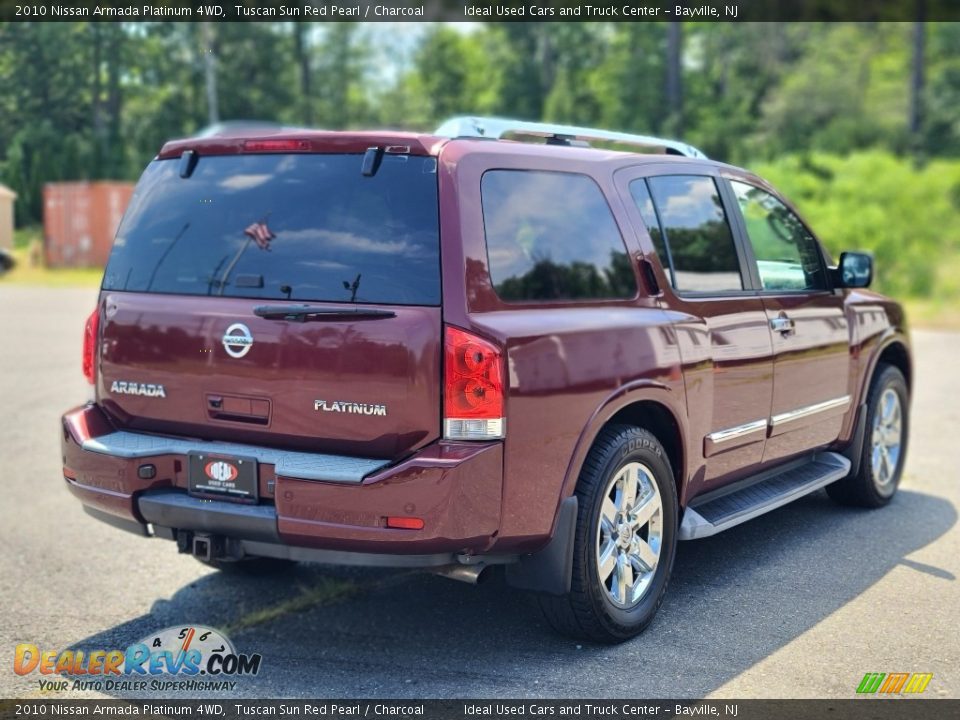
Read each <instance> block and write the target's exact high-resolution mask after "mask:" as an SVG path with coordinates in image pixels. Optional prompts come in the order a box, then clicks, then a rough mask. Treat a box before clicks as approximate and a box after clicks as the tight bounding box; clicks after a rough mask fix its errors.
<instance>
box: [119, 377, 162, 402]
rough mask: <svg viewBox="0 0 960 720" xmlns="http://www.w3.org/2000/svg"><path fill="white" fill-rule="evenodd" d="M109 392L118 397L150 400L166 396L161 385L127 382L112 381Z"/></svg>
mask: <svg viewBox="0 0 960 720" xmlns="http://www.w3.org/2000/svg"><path fill="white" fill-rule="evenodd" d="M110 392H112V393H116V394H118V395H142V396H143V397H152V398H165V397H166V396H167V392H166V390H164V389H163V385H154V384H153V383H138V382H129V381H127V380H114V381H113V384H112V385H111V386H110Z"/></svg>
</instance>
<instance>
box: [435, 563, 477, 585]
mask: <svg viewBox="0 0 960 720" xmlns="http://www.w3.org/2000/svg"><path fill="white" fill-rule="evenodd" d="M488 567H489V566H488V565H484V564H483V563H477V564H476V565H443V566H441V567H438V568H434V569H433V570H431V572H432V573H433V574H434V575H442V576H443V577H446V578H450V579H451V580H459V581H460V582H465V583H469V584H470V585H479V584H480V583H481V582H483V581H484V580H486V578H487V575H486V573H485V572H484V571H485V570H486V569H487V568H488Z"/></svg>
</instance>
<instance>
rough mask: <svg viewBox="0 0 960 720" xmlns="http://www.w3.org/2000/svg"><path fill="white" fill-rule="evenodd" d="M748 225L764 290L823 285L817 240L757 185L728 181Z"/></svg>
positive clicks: (818, 287) (819, 287) (795, 217)
mask: <svg viewBox="0 0 960 720" xmlns="http://www.w3.org/2000/svg"><path fill="white" fill-rule="evenodd" d="M730 185H731V187H733V192H734V194H735V195H736V196H737V203H738V204H739V205H740V212H741V213H742V214H743V221H744V224H745V225H746V227H747V235H748V236H749V238H750V245H751V246H752V247H753V254H754V256H756V258H757V270H758V272H759V274H760V282H761V284H762V285H763V289H764V290H820V289H823V288H825V287H826V276H825V272H824V268H823V260H822V258H821V256H820V250H819V247H818V245H817V241H816V239H814V237H813V236H812V235H811V234H810V232H809V231H808V230H807V229H806V227H804V225H803V223H802V222H800V218H798V217H797V216H796V215H795V214H794V213H793V212H791V211H790V209H789V208H788V207H787V206H786V205H784V204H783V203H782V202H780V200H778V199H777V198H776V197H774V196H773V195H771V194H770V193H768V192H766V191H765V190H761V189H760V188H758V187H754V186H753V185H747V184H746V183H741V182H737V181H735V180H734V181H731V182H730Z"/></svg>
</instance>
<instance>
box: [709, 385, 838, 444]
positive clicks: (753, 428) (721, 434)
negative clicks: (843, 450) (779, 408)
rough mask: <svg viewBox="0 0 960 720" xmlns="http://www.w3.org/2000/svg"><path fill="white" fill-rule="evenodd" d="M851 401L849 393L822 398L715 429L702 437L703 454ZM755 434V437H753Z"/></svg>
mask: <svg viewBox="0 0 960 720" xmlns="http://www.w3.org/2000/svg"><path fill="white" fill-rule="evenodd" d="M850 403H851V398H850V396H849V395H844V396H843V397H838V398H834V399H832V400H824V401H823V402H819V403H815V404H813V405H805V406H804V407H801V408H797V409H796V410H790V411H789V412H785V413H779V414H777V415H774V416H772V417H771V418H770V419H769V420H753V421H751V422H748V423H744V424H743V425H736V426H734V427H731V428H725V429H723V430H715V431H713V432H712V433H710V434H709V435H706V436H705V437H704V438H703V456H704V457H710V456H711V455H715V454H717V453H718V452H722V451H724V450H730V449H732V448H735V447H740V446H741V445H747V444H749V443H751V442H756V441H758V440H760V439H761V437H760V436H759V433H763V434H764V436H766V435H769V436H771V437H772V436H773V435H776V434H778V432H777V431H785V430H784V426H786V425H789V423H792V422H795V421H797V420H803V419H805V418H809V417H811V416H813V415H818V414H819V413H824V412H829V411H831V410H846V409H847V408H848V407H849V406H850ZM768 431H769V432H768ZM754 435H757V437H754Z"/></svg>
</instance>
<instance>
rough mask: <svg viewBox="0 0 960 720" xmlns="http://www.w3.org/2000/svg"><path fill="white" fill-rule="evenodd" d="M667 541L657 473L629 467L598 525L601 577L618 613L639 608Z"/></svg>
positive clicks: (612, 486) (615, 483) (613, 484)
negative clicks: (618, 610) (664, 535)
mask: <svg viewBox="0 0 960 720" xmlns="http://www.w3.org/2000/svg"><path fill="white" fill-rule="evenodd" d="M662 541H663V503H662V502H661V499H660V488H659V487H658V486H657V481H656V480H655V479H654V477H653V473H652V472H651V471H650V468H648V467H647V466H646V465H643V464H641V463H636V462H633V463H628V464H627V465H624V466H623V467H622V468H620V469H619V470H618V471H617V472H616V474H615V475H614V476H613V478H612V479H611V480H610V482H609V483H607V487H606V489H605V490H604V493H603V503H602V504H601V506H600V517H599V519H598V520H597V541H596V556H597V558H596V559H597V576H598V578H599V580H600V586H601V587H602V588H603V589H604V591H605V592H606V594H607V597H608V599H609V600H610V601H611V602H612V603H613V604H614V605H616V606H617V607H621V608H631V607H633V606H635V605H636V604H637V603H639V602H640V601H641V600H642V599H643V597H644V595H646V593H647V591H648V590H649V589H650V585H651V583H652V581H653V576H654V574H655V573H656V570H657V564H658V563H659V561H660V548H661V543H662Z"/></svg>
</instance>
